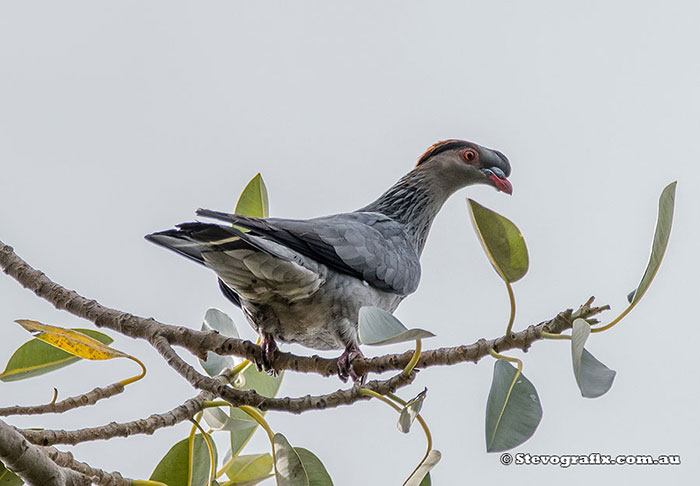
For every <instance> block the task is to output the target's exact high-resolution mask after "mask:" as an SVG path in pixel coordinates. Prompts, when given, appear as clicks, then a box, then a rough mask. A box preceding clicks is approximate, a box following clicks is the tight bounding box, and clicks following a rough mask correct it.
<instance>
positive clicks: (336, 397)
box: [151, 336, 415, 414]
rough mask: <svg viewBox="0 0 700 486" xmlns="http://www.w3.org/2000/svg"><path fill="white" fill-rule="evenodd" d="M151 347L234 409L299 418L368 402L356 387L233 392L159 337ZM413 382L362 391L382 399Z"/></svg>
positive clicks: (373, 384) (404, 379)
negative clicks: (276, 394)
mask: <svg viewBox="0 0 700 486" xmlns="http://www.w3.org/2000/svg"><path fill="white" fill-rule="evenodd" d="M151 344H153V346H154V347H155V348H156V349H157V350H158V352H160V353H161V355H162V356H163V358H164V359H165V361H166V362H167V363H168V364H169V365H170V366H171V367H172V368H173V369H174V370H175V371H177V372H178V373H179V374H180V375H181V376H182V377H183V378H185V379H186V380H187V381H189V382H190V384H191V385H192V386H194V387H195V388H199V389H202V390H207V391H209V392H211V393H212V394H214V395H216V396H219V397H221V398H223V399H224V400H226V401H228V402H229V403H231V404H232V405H234V406H240V405H248V406H251V407H257V408H259V409H260V410H282V411H286V412H291V413H297V414H298V413H302V412H306V411H308V410H322V409H326V408H333V407H337V406H340V405H350V404H352V403H355V402H358V401H360V400H368V399H369V397H367V396H365V395H361V394H360V393H359V386H353V387H352V388H350V389H348V390H337V391H335V392H333V393H329V394H327V395H317V396H312V395H306V396H304V397H299V398H291V397H285V398H268V397H265V396H263V395H260V394H259V393H257V392H255V391H253V390H237V389H235V388H232V387H230V386H228V384H227V382H226V378H225V377H223V376H218V377H216V378H209V377H208V376H204V375H202V374H201V373H198V372H197V370H195V369H194V368H193V367H191V366H190V365H189V364H187V363H186V362H185V361H184V360H183V359H182V358H180V356H178V355H177V353H176V352H175V350H173V348H172V347H171V346H170V344H169V343H168V341H167V339H165V338H164V337H162V336H158V337H156V338H155V339H154V340H153V341H152V342H151ZM414 378H415V372H413V373H411V374H409V375H408V376H405V375H403V374H402V373H399V374H398V375H396V376H394V377H392V378H389V379H388V380H383V381H370V382H369V383H367V384H365V385H364V387H365V388H369V389H371V390H374V391H376V392H377V393H381V394H382V395H385V394H387V393H393V392H394V391H396V390H397V389H399V388H401V387H403V386H406V385H408V384H409V383H411V382H412V381H413V379H414Z"/></svg>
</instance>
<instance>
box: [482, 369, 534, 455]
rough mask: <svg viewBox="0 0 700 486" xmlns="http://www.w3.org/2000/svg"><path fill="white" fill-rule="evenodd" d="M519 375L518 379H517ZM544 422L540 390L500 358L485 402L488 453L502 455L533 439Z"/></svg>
mask: <svg viewBox="0 0 700 486" xmlns="http://www.w3.org/2000/svg"><path fill="white" fill-rule="evenodd" d="M516 375H517V376H516ZM541 419H542V406H541V405H540V398H539V396H537V390H535V387H534V386H533V385H532V383H530V380H528V379H527V378H526V377H525V375H523V374H522V373H520V374H517V370H516V369H515V367H513V366H512V365H511V364H510V363H508V362H507V361H505V360H502V359H497V360H496V363H495V364H494V368H493V381H492V382H491V391H490V392H489V398H488V401H487V402H486V450H487V451H488V452H500V451H505V450H508V449H512V448H513V447H517V446H519V445H520V444H522V443H523V442H525V441H526V440H527V439H529V438H530V437H532V434H534V433H535V430H536V429H537V426H538V425H539V423H540V420H541Z"/></svg>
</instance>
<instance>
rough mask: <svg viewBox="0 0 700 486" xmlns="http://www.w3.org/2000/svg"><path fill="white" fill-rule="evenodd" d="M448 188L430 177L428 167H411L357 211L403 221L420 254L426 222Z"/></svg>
mask: <svg viewBox="0 0 700 486" xmlns="http://www.w3.org/2000/svg"><path fill="white" fill-rule="evenodd" d="M450 194H451V191H446V190H444V189H443V188H442V187H441V185H440V184H436V183H435V181H433V175H432V174H430V173H429V172H428V171H423V170H420V169H414V170H413V171H411V172H409V173H408V174H406V175H405V176H404V177H402V178H401V180H399V181H398V182H397V183H396V184H394V185H393V186H391V187H390V188H389V190H387V191H386V192H385V193H384V194H382V195H381V197H380V198H379V199H377V200H376V201H374V202H373V203H370V204H368V205H367V206H365V207H364V208H361V209H359V210H358V211H371V212H377V213H382V214H384V215H386V216H389V217H390V218H392V219H393V220H395V221H397V222H399V223H401V224H403V225H404V227H405V230H406V232H407V233H408V236H409V237H410V238H411V240H412V241H413V245H414V248H415V249H416V252H417V253H418V254H419V255H420V254H421V253H422V252H423V248H424V247H425V241H426V239H427V238H428V232H429V231H430V226H431V225H432V224H433V220H434V219H435V216H436V215H437V213H438V212H439V211H440V208H442V205H443V204H444V203H445V201H446V200H447V198H448V197H449V196H450Z"/></svg>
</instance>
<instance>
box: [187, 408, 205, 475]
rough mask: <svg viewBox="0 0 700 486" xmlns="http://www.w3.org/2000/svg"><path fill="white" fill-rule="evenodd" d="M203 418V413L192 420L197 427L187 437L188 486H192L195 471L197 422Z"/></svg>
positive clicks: (193, 427) (194, 426)
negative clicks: (193, 471)
mask: <svg viewBox="0 0 700 486" xmlns="http://www.w3.org/2000/svg"><path fill="white" fill-rule="evenodd" d="M201 418H202V412H199V413H198V414H197V415H195V417H194V419H190V420H191V421H192V422H193V423H194V424H195V425H193V426H192V429H190V435H189V436H188V437H187V486H191V484H192V470H193V469H194V434H195V433H196V432H197V427H196V425H197V422H198V421H199V419H201Z"/></svg>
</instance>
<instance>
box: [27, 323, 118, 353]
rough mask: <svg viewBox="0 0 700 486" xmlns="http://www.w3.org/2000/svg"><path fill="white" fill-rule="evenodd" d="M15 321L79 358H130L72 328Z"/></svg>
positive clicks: (45, 340)
mask: <svg viewBox="0 0 700 486" xmlns="http://www.w3.org/2000/svg"><path fill="white" fill-rule="evenodd" d="M15 322H16V323H17V324H19V325H20V326H22V327H23V328H24V329H26V330H27V331H29V332H30V333H32V334H33V335H34V337H35V338H37V339H40V340H41V341H44V342H45V343H48V344H50V345H52V346H55V347H57V348H59V349H62V350H63V351H65V352H67V353H70V354H72V355H74V356H78V357H79V358H83V359H91V360H102V359H112V358H130V356H129V355H128V354H126V353H122V352H121V351H118V350H116V349H114V348H110V347H109V346H107V345H106V344H103V343H101V342H100V341H98V340H97V339H93V338H91V337H90V336H86V335H85V334H83V333H81V332H78V331H74V330H72V329H64V328H62V327H56V326H50V325H48V324H42V323H40V322H37V321H30V320H27V319H18V320H16V321H15Z"/></svg>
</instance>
